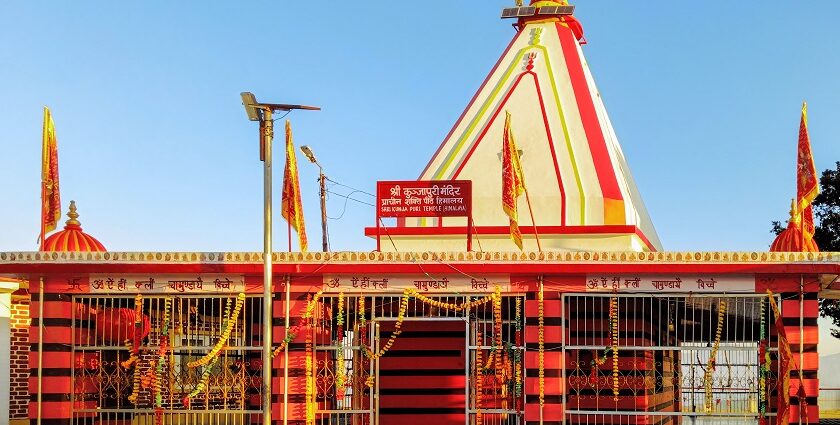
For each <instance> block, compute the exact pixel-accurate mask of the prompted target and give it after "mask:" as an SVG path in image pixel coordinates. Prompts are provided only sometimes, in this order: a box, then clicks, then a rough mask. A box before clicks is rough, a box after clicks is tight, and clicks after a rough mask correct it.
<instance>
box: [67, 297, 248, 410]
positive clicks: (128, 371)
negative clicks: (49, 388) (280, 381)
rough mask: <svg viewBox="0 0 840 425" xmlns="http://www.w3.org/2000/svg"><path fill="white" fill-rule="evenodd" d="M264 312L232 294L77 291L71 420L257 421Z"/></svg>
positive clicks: (74, 303) (74, 302) (74, 308)
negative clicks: (83, 293) (79, 293)
mask: <svg viewBox="0 0 840 425" xmlns="http://www.w3.org/2000/svg"><path fill="white" fill-rule="evenodd" d="M237 307H238V309H237ZM234 314H235V316H234ZM262 316H263V315H262V311H261V303H260V299H259V298H254V297H247V298H244V299H242V300H237V298H236V296H235V295H233V296H230V295H213V296H189V295H178V296H174V297H172V296H164V295H160V296H158V295H149V296H144V297H134V296H119V295H108V296H77V297H74V298H73V351H72V352H73V358H74V360H75V365H74V368H73V371H72V373H73V376H72V380H73V392H72V394H71V397H72V402H73V403H72V404H73V406H74V410H73V423H75V424H94V423H96V424H128V423H132V424H152V423H155V416H156V415H158V416H161V415H162V416H164V418H165V423H167V424H191V423H202V424H213V423H218V424H246V423H255V422H258V421H259V418H260V417H261V376H260V370H261V368H262V361H261V357H260V355H261V349H262V348H261V347H262V346H261V344H262V342H261V338H260V333H261V332H260V329H261V328H260V326H261V323H262ZM221 340H226V342H225V343H223V344H220V343H219V342H220V341H221ZM217 345H218V346H217ZM214 350H216V352H215V353H213V351H214ZM211 354H217V355H215V356H214V355H211ZM208 355H209V356H208ZM202 359H203V360H202ZM195 362H197V364H195Z"/></svg>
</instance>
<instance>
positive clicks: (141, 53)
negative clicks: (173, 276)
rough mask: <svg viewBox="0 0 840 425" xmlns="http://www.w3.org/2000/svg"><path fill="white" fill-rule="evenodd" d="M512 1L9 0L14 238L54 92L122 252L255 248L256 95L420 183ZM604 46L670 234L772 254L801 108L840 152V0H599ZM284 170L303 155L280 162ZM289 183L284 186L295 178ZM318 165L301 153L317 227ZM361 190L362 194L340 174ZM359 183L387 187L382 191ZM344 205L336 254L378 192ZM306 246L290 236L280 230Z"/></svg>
mask: <svg viewBox="0 0 840 425" xmlns="http://www.w3.org/2000/svg"><path fill="white" fill-rule="evenodd" d="M512 3H513V1H512V0H481V1H466V0H455V1H452V0H450V1H444V0H427V1H424V2H419V3H411V4H404V3H398V4H396V5H395V4H394V3H393V2H382V1H368V2H338V1H326V2H288V1H283V2H269V1H257V2H248V3H247V6H245V3H240V2H163V1H147V2H134V3H124V2H111V3H102V2H88V1H74V2H51V4H48V2H3V3H2V5H0V39H2V40H4V43H2V45H0V112H2V113H0V129H1V130H2V131H0V152H2V155H0V182H2V183H0V197H2V202H3V205H4V207H3V208H0V223H2V225H0V250H2V251H15V250H34V249H36V248H37V245H36V243H35V240H36V237H37V233H38V206H39V200H38V196H39V189H38V184H39V172H40V169H39V158H40V132H41V108H42V106H43V105H49V106H50V107H51V109H52V111H53V116H54V119H55V123H56V129H57V134H58V138H59V147H60V154H59V162H60V166H61V185H62V187H61V190H62V197H63V200H64V204H65V209H66V204H67V203H68V202H69V201H70V200H71V199H74V200H76V201H77V203H78V207H79V212H80V214H81V221H82V224H83V226H84V227H85V229H86V230H87V231H89V232H90V233H92V234H94V235H95V236H97V237H98V238H100V239H101V240H102V242H103V243H104V244H105V245H106V246H107V247H108V248H109V249H111V250H120V251H121V250H127V251H135V250H154V251H168V250H172V251H179V250H183V251H216V250H219V251H255V250H259V249H260V248H261V240H262V233H261V232H262V208H261V204H262V180H261V163H260V162H259V160H258V157H257V147H256V141H257V138H256V135H257V129H256V125H255V124H254V123H251V122H249V121H247V119H246V117H245V114H244V111H243V109H242V107H241V105H240V101H239V92H241V91H245V90H249V91H252V92H254V93H255V94H257V97H258V99H260V100H265V101H273V102H291V103H309V104H315V105H319V106H321V107H323V111H321V112H306V113H295V114H293V115H292V116H291V118H292V119H293V125H294V130H295V139H296V143H297V144H298V145H300V144H308V145H310V146H312V147H313V149H314V150H315V152H316V153H317V155H318V157H319V160H320V161H321V162H322V163H323V165H324V167H325V168H326V171H327V173H328V175H329V176H330V177H331V178H332V179H333V180H335V181H338V182H341V183H343V184H345V185H347V186H350V187H354V188H358V189H361V190H364V191H367V192H373V189H374V185H375V181H376V180H397V179H413V178H416V177H417V176H418V175H419V173H420V171H421V170H422V169H423V167H424V166H425V164H426V162H427V160H428V159H429V158H430V157H431V155H432V154H433V153H434V151H435V150H436V149H437V147H438V145H439V144H440V142H441V141H442V139H443V138H444V136H445V135H446V133H447V132H448V131H449V129H450V127H451V126H452V124H453V123H454V122H455V120H456V119H457V117H458V116H459V114H460V113H461V111H462V110H463V108H464V107H465V106H466V104H467V102H468V101H469V99H470V98H471V96H472V95H473V93H474V92H475V90H476V89H477V88H478V86H479V84H480V83H481V81H482V80H483V78H484V77H485V75H486V74H487V72H488V71H489V70H490V68H491V67H492V65H493V64H494V63H495V61H496V60H497V59H498V56H499V55H500V54H501V52H502V50H503V49H504V47H505V46H506V45H507V43H508V42H509V40H510V38H511V37H512V36H513V29H512V28H511V27H510V22H509V21H502V20H500V19H499V12H500V10H501V8H503V7H505V6H510V5H511V4H512ZM577 6H578V11H577V16H578V18H579V19H580V20H581V21H582V23H583V25H584V28H585V30H586V34H587V39H588V40H589V44H588V45H587V46H585V48H584V52H585V54H586V55H587V58H588V60H589V64H590V67H591V68H592V71H593V73H594V75H595V79H596V81H597V82H598V86H599V88H600V90H601V92H602V95H603V98H604V100H605V103H606V106H607V110H608V111H609V113H610V116H611V119H612V122H613V124H614V126H615V129H616V132H617V133H618V136H619V140H620V142H621V144H622V147H623V149H624V152H625V154H626V156H627V158H628V161H629V162H630V166H631V167H632V170H633V173H634V176H635V178H636V181H637V183H638V186H639V188H640V190H641V192H642V196H643V198H644V199H645V201H646V204H647V207H648V210H649V211H650V213H651V216H652V218H653V220H654V224H655V225H656V227H657V230H658V232H659V235H660V238H661V239H662V241H663V244H664V246H665V248H666V249H668V250H726V251H730V250H732V251H734V250H758V251H761V250H765V249H767V246H768V244H769V243H770V241H771V239H772V236H771V235H770V233H769V223H770V221H771V220H774V219H785V218H786V214H787V210H788V207H789V202H790V198H791V197H792V195H793V192H794V190H795V187H794V165H795V164H794V160H795V149H796V136H797V130H798V120H799V115H798V114H799V108H800V104H801V102H802V100H803V99H807V100H808V102H809V107H810V129H811V136H812V141H813V149H814V155H815V158H816V164H817V168H818V169H819V170H823V169H825V168H828V167H830V166H832V164H833V163H834V161H838V160H840V143H838V141H837V136H836V135H838V134H840V120H838V119H837V117H838V113H840V80H838V75H840V55H839V54H838V48H837V44H836V40H837V39H840V27H838V26H837V25H836V16H837V15H838V14H840V3H838V2H835V1H828V0H824V1H811V2H798V3H796V4H795V5H794V4H785V5H781V4H777V3H767V2H764V3H753V2H729V3H727V4H726V5H716V4H708V3H706V4H704V3H698V2H676V1H665V0H659V1H646V2H643V3H638V2H616V1H594V0H589V1H580V2H578V3H577ZM277 168H278V170H282V167H277ZM275 175H276V177H277V178H276V179H275V182H276V183H275V188H276V189H277V193H276V196H277V199H279V189H280V184H279V183H280V175H281V172H279V171H278V172H277V173H276V174H275ZM315 179H316V170H315V168H314V167H311V166H309V164H306V163H301V180H302V184H303V187H302V190H303V196H304V198H305V205H304V210H305V212H306V216H307V220H308V223H309V237H310V240H312V241H314V242H317V241H318V240H320V230H319V228H318V220H319V216H318V214H319V211H318V199H317V182H316V180H315ZM332 190H333V191H335V192H338V193H343V194H346V193H348V192H349V189H347V188H345V187H341V186H335V187H333V188H332ZM354 197H357V198H358V199H360V200H363V201H366V202H369V201H370V198H369V197H367V195H365V194H362V193H356V194H355V195H354ZM344 203H345V200H344V199H343V198H341V197H339V196H337V195H333V196H331V198H330V200H329V203H328V210H329V215H330V216H331V217H335V218H337V217H339V216H340V217H341V218H340V219H335V220H330V236H331V243H332V246H333V248H334V249H336V250H368V249H372V248H373V242H372V241H371V240H369V239H367V238H365V237H364V236H362V228H363V227H364V226H370V225H373V224H374V221H373V217H374V215H373V209H372V207H370V206H367V205H364V204H361V203H355V202H349V203H347V205H346V209H345V208H344ZM275 240H276V243H277V244H278V246H285V232H277V233H276V238H275Z"/></svg>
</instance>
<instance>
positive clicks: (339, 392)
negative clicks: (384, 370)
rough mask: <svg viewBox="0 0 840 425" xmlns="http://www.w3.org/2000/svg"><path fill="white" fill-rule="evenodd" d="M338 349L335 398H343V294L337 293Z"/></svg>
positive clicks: (344, 379)
mask: <svg viewBox="0 0 840 425" xmlns="http://www.w3.org/2000/svg"><path fill="white" fill-rule="evenodd" d="M336 323H337V325H338V333H339V335H338V344H337V345H338V348H337V349H336V353H335V391H336V397H337V398H339V399H343V398H344V386H345V385H346V383H347V371H346V368H345V366H344V292H339V293H338V314H337V320H336Z"/></svg>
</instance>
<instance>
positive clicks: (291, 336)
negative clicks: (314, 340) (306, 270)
mask: <svg viewBox="0 0 840 425" xmlns="http://www.w3.org/2000/svg"><path fill="white" fill-rule="evenodd" d="M323 293H324V291H318V292H316V293H315V296H313V297H311V298H310V299H309V301H308V302H307V304H306V310H304V311H303V314H302V315H301V316H300V318H299V319H298V323H297V324H296V325H295V326H294V327H292V328H291V329H289V331H288V332H286V337H285V338H283V342H281V343H280V345H278V346H277V347H276V348H275V349H274V351H273V352H272V353H271V358H272V359H273V358H275V357H277V356H278V355H279V354H280V352H281V351H283V350H284V349H285V348H286V347H287V346H288V345H289V344H290V343H291V342H292V341H294V340H295V338H297V336H298V333H300V330H301V329H303V328H304V326H306V321H307V319H309V318H310V317H312V314H313V313H314V312H315V306H316V305H318V300H319V299H320V298H321V295H322V294H323Z"/></svg>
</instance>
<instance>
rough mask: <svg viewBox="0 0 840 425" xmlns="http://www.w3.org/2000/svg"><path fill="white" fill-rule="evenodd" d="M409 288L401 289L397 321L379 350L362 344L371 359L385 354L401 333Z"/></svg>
mask: <svg viewBox="0 0 840 425" xmlns="http://www.w3.org/2000/svg"><path fill="white" fill-rule="evenodd" d="M410 293H411V290H410V289H406V290H405V291H403V296H402V298H401V299H400V310H399V312H398V313H397V321H396V323H394V332H392V333H391V337H390V338H388V341H387V342H386V343H385V345H383V346H382V348H380V349H379V352H377V353H374V352H373V351H372V350H371V349H370V348H368V346H367V345H362V348H363V351H364V353H365V356H367V357H368V358H369V359H371V360H376V359H378V358H380V357H382V356H384V355H385V353H387V352H388V350H390V349H391V347H392V346H393V345H394V342H395V341H396V340H397V337H398V336H399V335H400V334H401V333H402V324H403V320H405V313H406V311H407V310H408V300H409V298H411V295H410Z"/></svg>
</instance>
